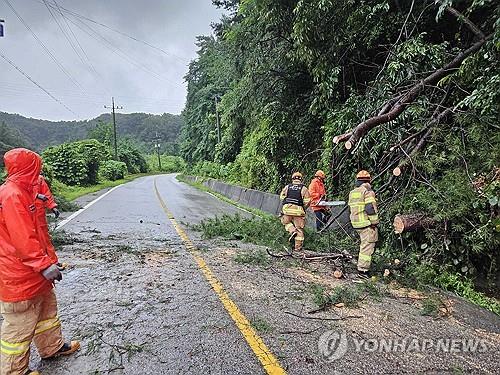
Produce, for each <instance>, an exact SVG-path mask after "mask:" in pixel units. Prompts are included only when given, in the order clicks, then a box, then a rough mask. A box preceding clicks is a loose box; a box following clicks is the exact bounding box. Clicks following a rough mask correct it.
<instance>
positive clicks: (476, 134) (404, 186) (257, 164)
mask: <svg viewBox="0 0 500 375" xmlns="http://www.w3.org/2000/svg"><path fill="white" fill-rule="evenodd" d="M214 3H215V4H216V5H218V6H222V7H225V8H226V9H227V11H228V14H229V15H227V16H224V17H223V18H222V19H221V21H220V23H218V24H216V25H215V26H214V33H215V35H214V36H203V37H199V38H198V46H199V51H198V58H197V59H196V60H194V61H193V62H192V63H191V64H190V67H189V72H188V73H187V75H186V77H185V78H186V81H187V84H188V95H187V105H186V108H185V110H184V117H185V126H184V127H183V129H182V144H181V155H182V156H183V157H184V158H185V159H186V160H187V161H188V162H189V163H190V164H191V165H192V166H194V168H195V171H197V172H198V173H201V174H204V175H211V176H212V177H217V178H224V179H227V180H230V181H233V182H236V183H240V184H244V185H246V186H249V187H254V188H259V189H263V190H269V191H272V192H277V191H279V189H280V187H281V186H282V185H283V184H284V183H285V182H286V181H287V180H288V178H289V176H290V173H291V172H292V171H293V170H295V169H299V170H301V171H302V172H305V173H306V175H307V176H309V177H310V176H312V173H313V172H314V170H315V169H317V168H318V167H321V168H322V169H324V170H326V171H328V175H329V180H328V189H329V191H330V193H331V194H332V195H335V196H338V197H341V198H343V199H345V197H346V195H347V193H348V191H349V190H350V189H351V187H352V181H353V177H354V175H355V173H356V171H357V170H358V169H360V168H365V169H368V170H370V171H371V172H372V173H373V175H379V177H378V178H377V179H376V180H375V182H374V187H375V189H376V190H377V191H378V194H379V200H380V206H381V216H382V218H383V222H382V225H381V232H382V233H381V244H380V247H381V248H382V249H381V251H379V254H380V255H382V256H387V257H393V256H395V255H396V256H398V257H399V258H403V259H404V260H406V261H407V263H408V264H419V263H422V262H429V263H430V264H438V265H441V266H442V267H441V270H442V271H444V270H449V271H450V272H459V273H462V274H463V275H466V276H468V277H470V276H476V275H477V274H478V273H480V274H482V275H487V276H489V279H490V281H491V280H492V279H494V278H495V277H498V264H499V263H498V262H499V252H498V248H499V247H500V236H499V231H500V219H499V206H498V201H499V196H500V169H499V164H500V132H499V127H498V119H499V118H500V116H499V114H500V111H499V106H498V103H499V102H500V94H499V90H498V84H499V82H500V65H499V64H498V53H499V48H500V47H499V46H500V33H499V26H500V21H498V20H499V16H500V10H499V9H500V8H499V7H498V6H497V4H496V2H494V1H488V0H474V1H460V0H454V1H452V0H443V1H434V0H423V1H413V0H374V1H367V0H360V1H351V0H321V1H319V0H278V1H271V0H245V1H236V0H226V1H225V0H217V1H214ZM485 38H486V39H487V41H486V42H483V43H482V44H481V45H480V47H479V48H478V49H477V50H476V51H475V52H474V53H470V55H468V57H467V58H465V59H463V62H460V63H459V64H458V69H450V70H449V71H446V72H445V73H444V75H443V76H444V78H442V79H440V80H439V82H437V83H435V84H429V85H426V86H425V87H424V88H423V89H422V91H421V93H420V94H419V95H418V96H417V97H416V98H415V99H414V100H412V102H411V104H409V105H405V107H404V110H403V112H402V114H400V115H398V116H396V117H395V118H392V119H391V121H389V122H386V123H384V124H382V125H380V126H378V127H374V128H373V129H371V130H370V131H369V132H367V133H366V134H365V135H364V137H362V138H361V139H360V141H359V142H358V143H357V144H356V145H355V147H354V148H353V149H352V150H350V151H347V150H346V149H345V148H344V147H343V143H342V142H341V143H340V144H338V145H336V144H335V143H334V142H333V138H334V136H336V135H340V134H343V133H346V132H348V131H349V130H351V129H353V128H354V127H356V125H357V124H359V123H361V122H363V121H364V120H366V119H368V118H370V117H373V116H375V115H377V113H379V112H381V110H382V109H383V107H384V104H385V103H386V102H387V101H388V100H390V99H392V98H395V100H396V101H397V100H398V98H401V96H403V95H404V94H406V93H408V92H409V90H410V89H411V88H412V87H413V86H414V85H416V84H418V83H419V82H421V80H423V79H424V78H425V77H427V76H428V75H429V74H431V73H432V72H435V71H437V70H438V69H439V68H441V67H443V66H444V65H446V64H448V63H449V62H451V61H453V60H454V59H455V58H456V57H457V56H460V55H461V54H463V53H464V52H465V51H467V50H468V49H469V48H470V47H471V46H473V45H474V44H475V43H478V42H479V41H484V40H485ZM216 103H217V104H216ZM216 106H217V108H216ZM216 109H217V111H216ZM446 109H448V110H449V113H450V115H449V116H444V115H443V117H442V118H441V117H440V118H439V119H440V121H435V119H436V117H438V116H439V115H440V114H442V113H444V112H445V110H446ZM217 114H218V115H219V117H220V127H221V130H220V132H221V134H220V141H219V140H218V134H217V126H216V124H217V121H216V116H217ZM424 135H425V137H424ZM408 137H413V138H410V139H409V140H407V138H408ZM403 140H407V141H405V142H404V143H402V144H400V143H401V142H402V141H403ZM420 143H422V144H420ZM392 146H396V147H394V148H393V149H391V147H392ZM414 151H415V152H414ZM409 155H410V156H411V157H409ZM398 165H401V166H402V167H404V168H402V171H403V173H402V175H401V176H400V177H398V178H395V177H394V176H393V175H392V174H391V172H392V170H393V168H394V167H396V166H398ZM415 212H418V213H421V214H422V215H425V216H429V217H431V218H433V219H434V220H435V221H436V225H435V226H434V228H432V229H431V230H427V231H420V232H417V233H414V234H404V235H403V236H402V238H399V237H397V236H396V235H394V234H393V233H392V230H391V229H392V220H393V218H394V215H395V214H396V213H415Z"/></svg>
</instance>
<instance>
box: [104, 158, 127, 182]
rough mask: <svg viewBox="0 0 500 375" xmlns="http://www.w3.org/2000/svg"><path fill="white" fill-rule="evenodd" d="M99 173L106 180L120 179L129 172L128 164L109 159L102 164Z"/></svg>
mask: <svg viewBox="0 0 500 375" xmlns="http://www.w3.org/2000/svg"><path fill="white" fill-rule="evenodd" d="M99 173H100V175H101V177H102V178H104V179H106V180H111V181H116V180H120V179H122V178H124V177H125V175H126V174H127V164H125V163H124V162H122V161H116V160H107V161H105V162H104V163H103V164H102V165H101V168H100V170H99Z"/></svg>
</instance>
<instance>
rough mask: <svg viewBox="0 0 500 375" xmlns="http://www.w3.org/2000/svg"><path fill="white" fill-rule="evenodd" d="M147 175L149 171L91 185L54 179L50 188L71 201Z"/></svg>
mask: <svg viewBox="0 0 500 375" xmlns="http://www.w3.org/2000/svg"><path fill="white" fill-rule="evenodd" d="M149 175H150V174H149V173H139V174H131V175H128V176H126V177H125V178H123V179H121V180H116V181H109V180H105V181H101V182H100V183H99V184H97V185H92V186H68V185H65V184H63V183H61V182H58V181H55V182H54V184H53V186H52V188H53V190H54V193H55V194H56V195H57V196H59V197H62V198H63V199H65V200H66V201H72V200H75V199H76V198H79V197H81V196H83V195H86V194H90V193H95V192H97V191H99V190H102V189H107V188H112V187H115V186H118V185H121V184H124V183H126V182H130V181H133V180H135V179H136V178H139V177H144V176H149Z"/></svg>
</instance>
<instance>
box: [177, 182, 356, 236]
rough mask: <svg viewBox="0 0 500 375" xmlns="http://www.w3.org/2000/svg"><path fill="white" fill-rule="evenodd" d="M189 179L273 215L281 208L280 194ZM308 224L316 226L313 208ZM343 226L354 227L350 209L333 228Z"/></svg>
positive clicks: (335, 210) (336, 208)
mask: <svg viewBox="0 0 500 375" xmlns="http://www.w3.org/2000/svg"><path fill="white" fill-rule="evenodd" d="M185 178H186V179H187V180H188V181H191V182H197V183H200V182H201V183H202V184H203V185H204V186H206V187H208V188H209V189H211V190H213V191H215V192H216V193H219V194H221V195H223V196H225V197H227V198H229V199H231V200H232V201H235V202H238V203H241V204H243V205H245V206H248V207H252V208H257V209H259V210H262V211H264V212H267V213H269V214H271V215H278V214H279V213H280V210H281V201H280V198H279V195H278V194H271V193H267V192H263V191H259V190H254V189H248V188H244V187H242V186H238V185H231V184H226V183H225V182H222V181H218V180H214V179H212V178H202V177H197V176H196V177H195V176H185ZM343 208H344V207H341V206H340V207H339V206H335V207H332V215H333V216H336V215H338V214H339V212H340V211H341V210H343ZM306 222H307V226H308V227H311V228H314V227H315V226H316V217H315V216H314V212H312V210H307V215H306ZM339 227H343V228H345V229H352V228H351V225H350V221H349V210H345V211H344V213H343V214H342V215H340V216H339V217H338V219H337V220H336V222H335V223H333V224H332V225H331V228H332V229H333V228H339Z"/></svg>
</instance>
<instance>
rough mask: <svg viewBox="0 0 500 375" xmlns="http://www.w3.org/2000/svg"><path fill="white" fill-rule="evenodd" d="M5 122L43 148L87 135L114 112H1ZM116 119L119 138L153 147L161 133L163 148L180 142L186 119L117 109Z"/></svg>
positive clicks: (28, 141) (29, 144)
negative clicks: (57, 117)
mask: <svg viewBox="0 0 500 375" xmlns="http://www.w3.org/2000/svg"><path fill="white" fill-rule="evenodd" d="M2 122H5V124H6V125H7V126H8V128H9V129H11V130H13V131H14V132H16V133H18V134H19V135H20V137H21V138H22V139H23V140H24V141H25V143H26V145H27V147H30V148H32V149H34V150H36V151H42V150H43V149H45V148H46V147H48V146H53V145H57V144H61V143H65V142H69V141H75V140H80V139H85V138H87V135H88V132H89V130H91V129H93V128H94V127H95V126H96V125H97V124H98V123H99V122H104V123H109V122H111V115H110V114H102V115H100V116H98V117H96V118H94V119H92V120H84V121H47V120H39V119H34V118H27V117H24V116H21V115H18V114H11V113H6V112H0V123H2ZM116 123H117V129H118V137H119V138H131V139H133V140H135V141H137V142H138V143H141V144H142V145H143V147H144V148H148V149H149V148H150V146H151V144H152V140H153V139H154V138H155V136H156V134H158V136H159V138H160V140H161V141H160V142H161V144H162V149H163V150H165V149H166V148H168V149H171V148H172V147H171V146H172V145H175V144H177V139H178V137H179V133H180V129H181V126H182V123H183V120H182V117H181V116H179V115H171V114H168V113H164V114H163V115H151V114H147V113H130V114H121V113H117V114H116ZM1 141H2V139H0V142H1ZM169 146H170V147H169Z"/></svg>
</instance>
